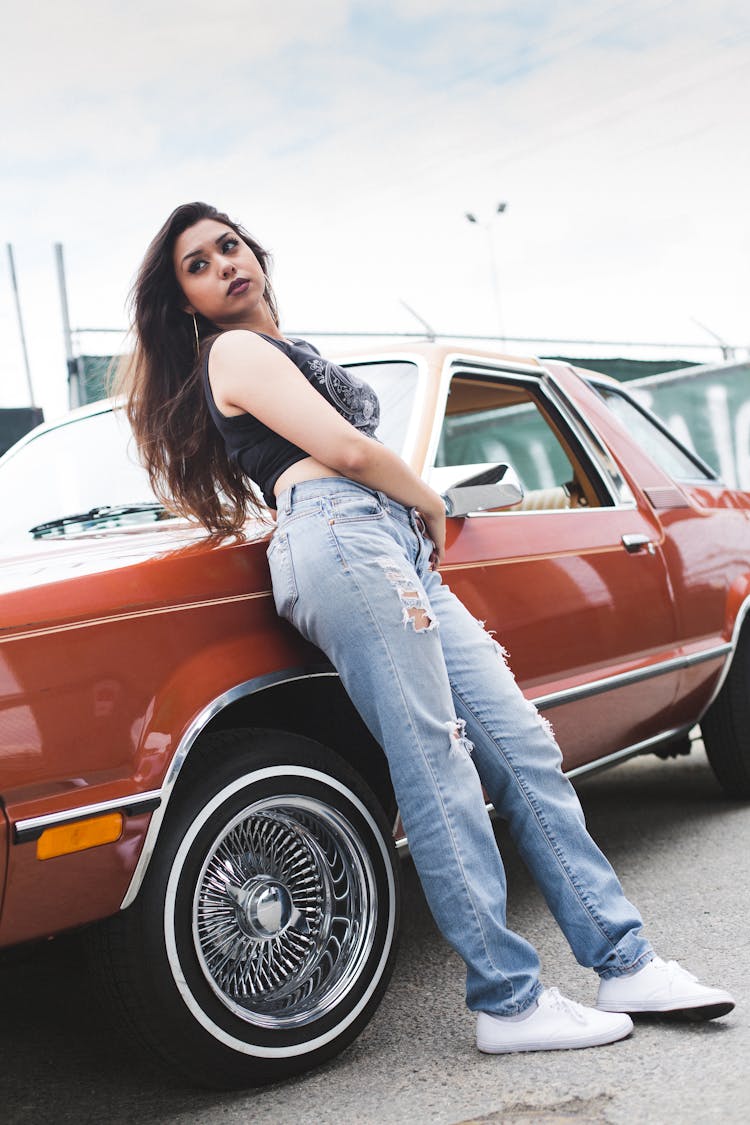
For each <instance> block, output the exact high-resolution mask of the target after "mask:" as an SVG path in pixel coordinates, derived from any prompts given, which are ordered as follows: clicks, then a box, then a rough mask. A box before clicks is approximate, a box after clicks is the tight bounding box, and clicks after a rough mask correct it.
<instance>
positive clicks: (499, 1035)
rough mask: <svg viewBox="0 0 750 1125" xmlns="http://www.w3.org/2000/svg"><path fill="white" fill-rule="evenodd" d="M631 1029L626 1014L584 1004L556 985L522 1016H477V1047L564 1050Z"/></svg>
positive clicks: (490, 1050) (501, 1050) (497, 1051)
mask: <svg viewBox="0 0 750 1125" xmlns="http://www.w3.org/2000/svg"><path fill="white" fill-rule="evenodd" d="M632 1030H633V1021H632V1020H631V1019H630V1017H629V1016H625V1015H621V1014H620V1015H617V1016H612V1015H609V1014H606V1013H604V1012H597V1011H596V1009H595V1008H584V1007H583V1005H582V1004H576V1003H575V1001H573V1000H568V999H566V997H565V996H561V995H560V993H559V992H558V991H557V989H556V988H545V989H544V991H543V992H541V993H540V995H539V999H538V1001H537V1007H536V1008H535V1009H534V1011H533V1012H532V1013H531V1015H530V1016H527V1017H526V1018H525V1019H522V1020H515V1019H504V1018H503V1017H502V1016H493V1015H491V1014H490V1013H489V1012H479V1014H478V1016H477V1047H478V1048H479V1050H480V1051H484V1052H485V1053H486V1054H489V1055H504V1054H507V1053H509V1052H511V1051H565V1050H572V1049H573V1048H576V1047H598V1046H600V1045H601V1044H603V1043H614V1041H615V1040H616V1039H624V1038H625V1036H626V1035H630V1032H631V1031H632Z"/></svg>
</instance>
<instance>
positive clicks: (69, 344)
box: [55, 242, 86, 410]
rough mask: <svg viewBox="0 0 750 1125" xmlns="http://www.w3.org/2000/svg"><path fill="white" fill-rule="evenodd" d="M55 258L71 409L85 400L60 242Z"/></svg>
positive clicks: (57, 244) (57, 243)
mask: <svg viewBox="0 0 750 1125" xmlns="http://www.w3.org/2000/svg"><path fill="white" fill-rule="evenodd" d="M55 259H56V261H57V284H58V287H59V289H60V307H61V309H62V320H63V338H64V340H65V361H66V363H67V365H68V406H69V407H70V408H71V410H72V409H73V407H75V406H81V404H82V403H84V402H85V401H86V388H85V385H84V380H83V371H82V370H81V368H82V365H81V363H80V362H79V360H77V359H76V357H75V354H74V352H73V333H72V332H71V330H70V315H69V314H68V290H67V287H66V284H65V261H64V259H63V245H62V242H56V243H55Z"/></svg>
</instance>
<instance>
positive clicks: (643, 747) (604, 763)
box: [565, 723, 694, 780]
mask: <svg viewBox="0 0 750 1125" xmlns="http://www.w3.org/2000/svg"><path fill="white" fill-rule="evenodd" d="M693 725H694V724H693V723H686V724H685V725H684V726H681V727H674V728H673V729H672V730H665V731H662V733H661V734H655V735H654V736H653V737H652V738H644V740H643V741H642V742H634V743H633V745H632V746H626V747H625V748H624V749H623V750H615V752H614V754H607V755H605V757H604V758H596V759H595V760H594V761H593V762H586V763H585V764H584V765H582V766H574V767H573V769H572V770H566V771H565V776H566V777H567V778H570V779H571V780H572V779H573V778H574V777H581V776H582V775H583V774H588V773H595V772H597V771H598V770H606V769H607V768H608V767H609V766H616V765H617V764H618V762H623V761H625V759H626V758H634V757H636V755H638V754H645V753H647V752H648V751H649V750H651V749H652V747H654V746H658V744H659V743H660V742H671V741H672V740H673V739H676V738H682V737H684V736H685V735H686V734H687V733H688V731H690V730H692V727H693Z"/></svg>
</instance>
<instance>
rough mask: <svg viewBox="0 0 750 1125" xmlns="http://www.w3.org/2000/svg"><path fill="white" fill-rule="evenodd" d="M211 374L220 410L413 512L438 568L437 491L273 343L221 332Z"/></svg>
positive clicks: (440, 508) (441, 546)
mask: <svg viewBox="0 0 750 1125" xmlns="http://www.w3.org/2000/svg"><path fill="white" fill-rule="evenodd" d="M209 369H210V375H211V388H212V390H213V394H214V398H215V400H216V403H217V406H218V407H219V409H220V410H225V409H226V408H227V407H235V408H237V409H240V410H246V411H247V412H248V413H249V414H252V415H254V416H255V417H256V418H258V419H259V420H260V421H261V422H263V423H264V424H265V425H266V426H268V427H269V428H270V429H272V430H274V431H275V432H276V433H278V434H281V436H282V437H285V438H286V439H287V441H291V442H292V443H293V444H294V445H297V446H299V448H300V449H304V450H305V452H306V453H309V454H310V456H311V457H314V458H315V459H316V460H317V461H320V462H321V463H322V464H324V465H329V466H330V467H331V468H332V469H335V470H336V471H337V472H339V473H341V474H342V475H343V476H345V477H349V478H350V479H351V480H355V481H358V482H359V483H360V484H365V485H367V486H368V487H369V488H376V489H379V490H380V491H381V492H385V493H386V494H387V495H388V496H390V497H392V498H393V499H394V500H396V501H397V502H398V503H400V504H405V505H406V506H407V507H410V508H417V509H418V510H419V512H420V514H421V515H422V517H423V519H424V520H425V523H426V525H427V531H428V534H429V536H430V538H431V539H432V540H433V542H434V543H435V548H436V555H437V558H436V563H437V564H439V563H440V562H441V561H442V558H443V553H444V550H445V505H444V504H443V501H442V499H441V497H440V496H439V495H438V493H437V492H435V490H434V489H432V488H430V486H429V485H428V484H426V483H425V482H424V481H423V480H421V478H420V477H418V476H417V474H416V473H415V472H414V471H413V470H412V469H411V468H410V467H409V466H408V465H407V464H406V462H405V461H403V460H402V459H401V458H400V457H399V456H397V454H395V453H393V452H392V451H391V450H390V449H386V447H385V446H384V445H381V444H380V443H379V442H376V441H373V440H372V439H371V438H369V437H367V435H366V434H362V433H360V431H359V430H357V429H356V428H355V427H354V426H352V425H351V424H350V423H349V422H347V420H346V419H345V418H343V417H342V416H341V415H340V414H339V413H338V412H337V411H336V410H335V409H334V408H333V406H331V404H330V403H329V402H327V401H326V399H324V398H323V396H322V395H321V394H319V393H318V392H317V391H316V390H315V389H314V387H312V386H311V385H310V384H309V383H308V381H307V379H306V378H305V377H304V375H303V374H302V373H301V372H300V371H299V370H298V369H297V368H296V367H295V365H294V364H293V363H292V361H291V360H290V359H288V358H287V356H285V355H284V354H283V353H282V352H280V351H279V350H278V349H277V348H275V347H274V346H273V344H269V343H268V341H267V340H264V339H263V338H262V337H260V336H258V335H256V334H255V333H253V332H249V331H244V330H234V331H230V332H225V333H223V334H222V335H221V336H219V337H218V339H217V340H216V341H215V343H214V345H213V347H212V349H211V355H210V359H209Z"/></svg>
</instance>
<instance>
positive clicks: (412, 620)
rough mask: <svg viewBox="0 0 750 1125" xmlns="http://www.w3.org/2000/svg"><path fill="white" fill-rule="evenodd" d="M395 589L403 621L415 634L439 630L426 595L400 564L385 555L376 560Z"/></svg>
mask: <svg viewBox="0 0 750 1125" xmlns="http://www.w3.org/2000/svg"><path fill="white" fill-rule="evenodd" d="M375 561H376V562H377V563H378V564H379V566H380V567H382V570H383V573H384V574H385V576H386V578H387V579H388V581H389V582H390V584H391V586H393V588H394V589H395V591H396V593H397V594H398V596H399V599H400V601H401V620H402V622H403V624H404V626H407V625H411V626H412V628H413V629H414V631H415V633H429V632H430V630H431V629H435V628H437V619H436V618H435V617H434V615H433V613H432V610H431V609H430V607H429V605H428V603H427V599H426V597H425V595H424V593H423V592H422V591H420V590H418V589H416V587H415V585H414V581H413V579H412V578H411V577H410V576H409V575H408V574H405V573H404V571H403V569H402V568H401V566H400V565H399V563H397V562H396V561H395V560H394V559H391V558H389V557H388V556H387V555H383V556H381V557H380V558H377V559H376V560H375Z"/></svg>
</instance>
